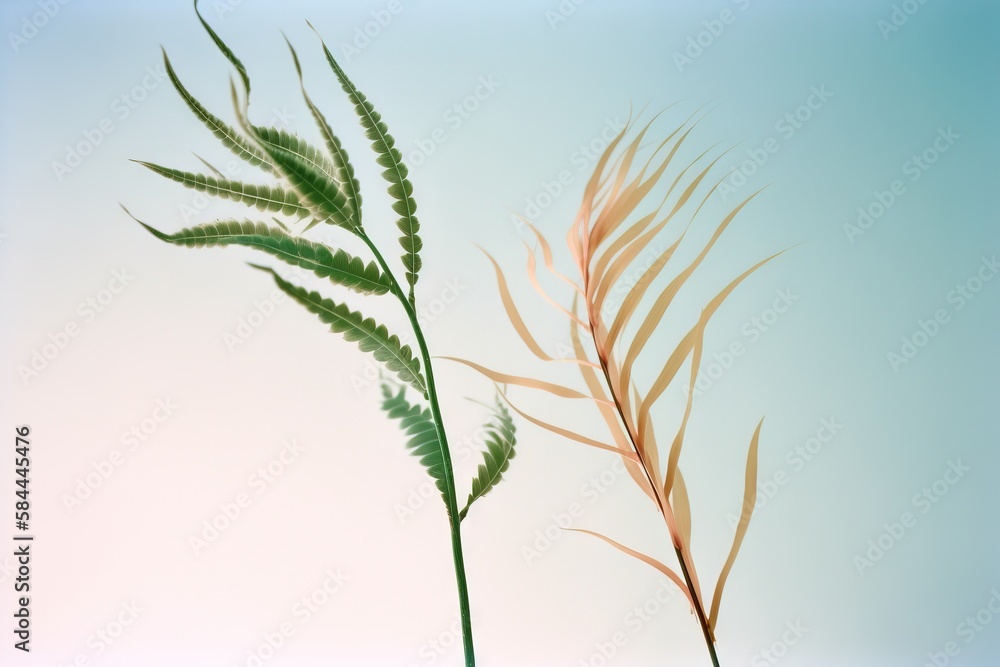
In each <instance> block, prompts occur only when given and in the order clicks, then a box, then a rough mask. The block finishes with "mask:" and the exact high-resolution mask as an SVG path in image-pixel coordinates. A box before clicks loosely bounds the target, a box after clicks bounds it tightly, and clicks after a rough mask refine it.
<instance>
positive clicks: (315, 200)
mask: <svg viewBox="0 0 1000 667" xmlns="http://www.w3.org/2000/svg"><path fill="white" fill-rule="evenodd" d="M241 122H245V119H242V120H241ZM245 129H246V130H247V131H248V132H249V133H251V134H252V135H253V136H254V137H255V138H256V139H257V142H258V144H259V145H260V147H261V149H263V151H264V152H265V153H266V154H267V155H268V157H269V158H270V159H271V161H272V163H273V164H274V166H275V168H276V169H277V170H278V172H279V173H281V175H282V176H284V177H285V180H286V181H288V184H289V185H290V186H291V187H292V189H293V190H295V192H296V194H298V195H299V197H300V199H301V200H302V202H303V203H305V204H307V205H308V206H309V209H310V211H311V212H312V215H313V218H314V220H313V222H312V223H311V224H310V225H309V226H308V227H307V228H306V229H311V228H312V227H313V226H314V225H316V224H318V223H319V222H326V223H329V224H334V225H337V226H339V227H343V228H344V229H347V230H349V231H351V232H353V233H355V234H356V233H358V229H357V227H356V226H355V224H354V218H353V216H352V211H351V208H350V205H349V203H348V201H347V195H345V194H344V191H343V190H341V188H340V186H339V185H338V183H337V180H336V175H335V174H336V168H335V167H334V166H333V164H332V163H331V162H330V160H328V159H327V158H326V156H324V155H323V153H322V152H321V151H320V150H319V149H317V148H316V147H315V146H313V145H311V144H310V143H309V142H307V141H306V140H305V139H302V138H301V137H298V136H296V135H294V134H291V133H289V132H286V131H284V130H281V129H278V128H274V127H256V126H251V125H249V124H246V125H245Z"/></svg>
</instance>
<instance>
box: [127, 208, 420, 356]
mask: <svg viewBox="0 0 1000 667" xmlns="http://www.w3.org/2000/svg"><path fill="white" fill-rule="evenodd" d="M127 212H128V211H127V210H126V213H127ZM129 215H131V214H129ZM133 219H135V218H133ZM136 222H138V223H139V224H140V225H142V226H143V227H145V228H146V230H148V231H149V233H150V234H152V235H153V236H155V237H156V238H158V239H160V240H161V241H166V242H167V243H172V244H174V245H181V246H187V247H193V248H201V247H211V246H228V245H240V246H247V247H251V248H257V249H259V250H263V251H264V252H266V253H268V254H271V255H274V256H275V257H277V258H278V259H281V260H283V261H285V262H288V263H289V264H291V265H292V266H298V267H301V268H303V269H307V270H309V271H312V272H313V273H315V274H316V275H317V276H319V277H320V278H329V279H330V281H331V282H333V283H335V284H337V285H343V286H344V287H347V288H349V289H352V290H354V291H355V292H362V293H365V294H386V293H388V292H389V291H390V290H391V289H392V285H391V283H390V282H389V278H388V276H386V275H385V274H383V273H382V272H381V271H380V270H379V268H378V266H376V265H375V263H374V262H369V263H368V264H365V263H364V262H363V261H362V260H361V259H360V258H358V257H354V256H352V255H349V254H347V253H346V252H344V251H343V250H339V249H338V250H334V251H332V252H331V249H330V248H328V247H327V246H325V245H323V244H322V243H314V242H313V241H308V240H306V239H304V238H301V237H295V236H290V235H288V234H286V233H285V232H283V231H281V230H280V229H275V228H273V227H268V226H267V225H265V224H264V223H262V222H253V221H251V220H244V221H242V222H241V221H237V220H230V221H222V222H214V223H209V224H206V225H198V226H197V227H191V228H189V229H182V230H181V231H179V232H177V233H176V234H164V233H163V232H161V231H159V230H157V229H154V228H153V227H150V226H149V225H147V224H146V223H144V222H142V221H141V220H136ZM418 370H419V369H418Z"/></svg>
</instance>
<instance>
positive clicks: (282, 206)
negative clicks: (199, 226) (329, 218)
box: [133, 160, 309, 218]
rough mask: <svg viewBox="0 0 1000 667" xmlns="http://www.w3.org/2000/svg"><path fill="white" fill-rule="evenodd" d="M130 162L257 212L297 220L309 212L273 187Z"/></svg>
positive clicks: (292, 196)
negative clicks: (293, 217)
mask: <svg viewBox="0 0 1000 667" xmlns="http://www.w3.org/2000/svg"><path fill="white" fill-rule="evenodd" d="M133 162H137V163H138V164H141V165H142V166H144V167H146V168H148V169H151V170H152V171H154V172H156V173H157V174H159V175H160V176H164V177H166V178H169V179H170V180H173V181H177V182H178V183H181V184H183V185H185V186H187V187H189V188H192V189H194V190H198V191H199V192H204V193H205V194H208V195H211V196H213V197H222V198H224V199H230V200H232V201H237V202H240V203H243V204H246V205H247V206H253V207H254V208H256V209H258V210H260V211H271V212H273V213H284V214H285V215H294V216H295V217H297V218H302V217H305V216H307V215H309V209H307V208H306V207H305V206H303V205H302V203H301V201H299V198H298V195H296V194H295V193H294V192H291V191H289V190H285V189H284V188H281V187H279V186H276V185H256V184H252V183H241V182H240V181H232V180H228V179H225V178H216V177H214V176H206V175H204V174H194V173H191V172H187V171H179V170H177V169H170V168H169V167H163V166H160V165H158V164H153V163H152V162H143V161H142V160H133Z"/></svg>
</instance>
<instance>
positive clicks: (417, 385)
mask: <svg viewBox="0 0 1000 667" xmlns="http://www.w3.org/2000/svg"><path fill="white" fill-rule="evenodd" d="M251 266H253V267H254V268H256V269H260V270H262V271H267V272H268V273H270V274H271V275H272V276H274V281H275V282H276V283H277V284H278V287H279V288H280V289H281V290H282V291H283V292H285V293H286V294H288V295H289V296H290V297H292V298H293V299H295V300H296V301H298V302H299V303H301V304H302V305H303V306H305V307H306V309H307V310H309V311H310V312H312V313H315V314H316V315H318V316H319V319H320V321H322V322H324V323H326V324H329V325H330V329H331V330H332V331H333V332H334V333H340V334H344V338H345V339H347V340H348V341H349V342H352V343H353V342H356V343H357V344H358V347H359V348H360V349H361V351H362V352H371V353H372V356H373V357H375V359H376V360H377V361H381V362H382V363H383V364H385V367H386V368H388V369H389V370H391V371H393V372H394V373H396V375H397V376H398V377H399V379H400V380H402V381H403V382H406V383H407V384H409V385H411V386H412V387H413V388H414V389H416V390H417V391H418V392H420V395H421V396H426V395H427V382H426V381H425V380H424V377H423V375H422V374H421V372H420V361H419V360H418V359H415V358H414V357H413V352H412V351H411V350H410V348H409V346H407V345H402V344H401V343H400V342H399V337H398V336H395V335H391V336H390V335H389V331H388V330H387V329H386V328H385V326H384V325H381V324H376V323H375V320H373V319H372V318H370V317H364V316H363V315H362V314H361V313H359V312H357V311H354V310H351V309H350V308H348V307H347V306H345V305H344V304H342V303H334V302H333V301H331V300H330V299H324V298H323V296H322V295H321V294H320V293H319V292H309V291H307V290H306V289H304V288H302V287H298V286H297V285H293V284H291V283H289V282H288V281H286V280H284V279H283V278H282V277H281V276H279V275H278V274H277V273H275V272H274V270H273V269H269V268H266V267H263V266H257V265H254V264H251Z"/></svg>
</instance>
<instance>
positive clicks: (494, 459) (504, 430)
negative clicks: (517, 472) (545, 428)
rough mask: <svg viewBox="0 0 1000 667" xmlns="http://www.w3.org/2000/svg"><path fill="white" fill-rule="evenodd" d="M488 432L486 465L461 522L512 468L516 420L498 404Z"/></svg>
mask: <svg viewBox="0 0 1000 667" xmlns="http://www.w3.org/2000/svg"><path fill="white" fill-rule="evenodd" d="M484 428H485V431H486V451H484V452H483V462H482V463H481V464H479V471H478V472H477V474H476V476H475V478H474V479H473V480H472V493H470V494H469V499H468V501H466V503H465V508H464V509H463V510H462V511H461V512H459V514H458V518H459V520H460V521H461V520H463V519H465V515H466V514H468V513H469V508H470V507H472V503H474V502H475V501H477V500H479V499H480V498H482V497H483V496H485V495H486V494H487V493H489V492H490V491H492V490H493V488H494V487H496V485H497V484H499V483H500V481H501V480H502V479H503V474H504V473H505V472H507V469H508V468H509V467H510V460H511V459H512V458H514V454H515V453H516V452H515V449H514V447H515V445H516V444H517V438H516V437H515V436H516V431H517V428H516V427H515V426H514V420H513V419H512V418H511V416H510V411H509V410H508V409H507V406H506V405H504V404H503V403H501V402H500V401H499V400H497V403H496V408H495V409H494V411H493V417H492V418H491V420H490V421H489V422H488V423H487V424H486V425H485V427H484Z"/></svg>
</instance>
